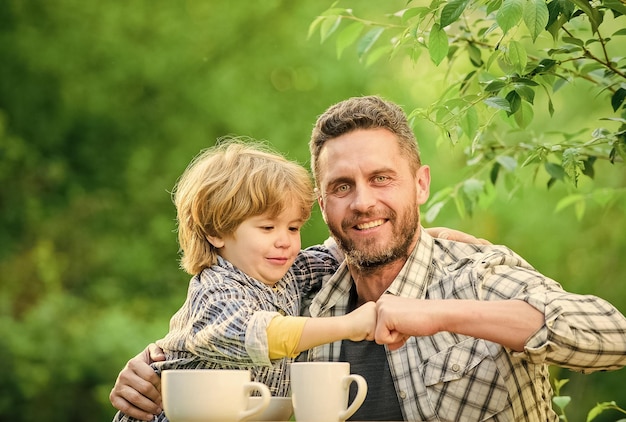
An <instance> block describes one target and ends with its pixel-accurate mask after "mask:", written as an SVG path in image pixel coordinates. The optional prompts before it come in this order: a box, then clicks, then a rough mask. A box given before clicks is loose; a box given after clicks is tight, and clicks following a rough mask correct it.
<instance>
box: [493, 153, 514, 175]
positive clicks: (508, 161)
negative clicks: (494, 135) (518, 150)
mask: <svg viewBox="0 0 626 422" xmlns="http://www.w3.org/2000/svg"><path fill="white" fill-rule="evenodd" d="M496 161H497V162H498V163H499V164H500V165H501V166H502V167H504V169H505V170H506V171H508V172H510V173H513V172H514V171H515V169H516V168H517V160H516V159H515V158H513V157H511V156H510V155H498V156H497V157H496Z"/></svg>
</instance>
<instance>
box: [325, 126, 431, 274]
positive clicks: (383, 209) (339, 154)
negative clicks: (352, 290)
mask: <svg viewBox="0 0 626 422" xmlns="http://www.w3.org/2000/svg"><path fill="white" fill-rule="evenodd" d="M318 173H319V189H320V196H319V204H320V207H321V209H322V213H323V215H324V219H325V221H326V223H327V224H328V227H329V229H330V231H331V233H332V235H333V237H334V238H335V240H336V241H337V243H338V244H339V247H340V248H341V249H342V251H343V252H344V254H345V255H346V258H347V259H348V262H349V263H350V264H352V265H357V266H359V267H361V268H373V267H378V266H381V265H384V264H387V263H389V262H392V261H395V260H397V259H401V258H406V257H407V256H408V254H409V253H410V251H411V250H412V247H413V245H414V243H415V242H416V240H417V236H418V234H417V233H418V227H419V205H421V204H423V203H424V202H426V200H427V199H428V194H429V185H430V169H429V168H428V166H422V167H420V169H419V170H418V171H417V173H412V172H411V170H410V167H409V162H408V160H407V158H406V157H403V156H402V154H401V152H400V148H399V147H398V143H397V140H396V136H395V135H394V134H393V133H391V132H389V131H388V130H386V129H367V130H362V129H359V130H356V131H353V132H350V133H348V134H345V135H342V136H340V137H338V138H334V139H332V140H329V141H327V142H326V144H325V145H324V147H323V148H322V150H321V152H320V157H319V172H318Z"/></svg>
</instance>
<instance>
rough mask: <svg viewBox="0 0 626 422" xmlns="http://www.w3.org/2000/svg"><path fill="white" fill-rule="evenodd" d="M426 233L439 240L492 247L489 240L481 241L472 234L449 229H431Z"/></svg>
mask: <svg viewBox="0 0 626 422" xmlns="http://www.w3.org/2000/svg"><path fill="white" fill-rule="evenodd" d="M426 233H428V234H429V235H431V236H432V237H436V238H438V239H447V240H454V241H456V242H463V243H473V244H477V245H491V242H489V241H488V240H485V239H480V238H477V237H474V236H472V235H471V234H467V233H464V232H462V231H459V230H454V229H449V228H447V227H431V228H428V229H426Z"/></svg>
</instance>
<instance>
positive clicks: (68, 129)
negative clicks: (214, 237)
mask: <svg viewBox="0 0 626 422" xmlns="http://www.w3.org/2000/svg"><path fill="white" fill-rule="evenodd" d="M399 4H401V3H399ZM328 6H329V4H326V3H324V2H322V3H321V4H320V3H319V2H317V1H313V0H306V1H300V2H291V1H286V0H270V1H263V2H246V3H232V2H227V1H224V0H215V1H210V2H209V1H199V0H187V1H181V2H167V1H148V0H135V1H133V2H115V1H114V2H83V1H78V0H56V1H52V2H36V1H31V0H24V1H22V0H7V1H5V2H3V4H2V6H0V186H1V187H0V362H2V363H3V369H2V375H1V376H0V420H12V421H32V420H41V421H46V420H50V421H56V420H64V421H84V420H109V419H110V418H111V417H112V416H113V414H114V409H113V408H112V407H111V405H110V404H109V401H108V394H109V391H110V389H111V387H112V385H113V383H114V382H115V378H116V376H117V373H118V371H119V370H120V369H121V368H122V366H123V365H124V364H125V362H126V361H127V360H128V358H130V357H131V356H133V355H135V354H136V353H137V352H139V351H140V350H141V349H142V348H143V347H144V346H145V345H146V344H147V343H148V342H150V341H152V340H154V339H156V338H159V337H160V336H162V335H163V334H164V333H165V332H166V331H167V326H168V321H169V317H170V316H171V315H172V313H173V312H175V310H176V309H177V308H178V306H179V305H180V304H181V303H182V301H183V299H184V297H185V293H186V287H187V283H188V277H187V275H186V274H185V273H184V272H183V271H182V270H180V269H179V268H178V262H177V258H178V254H177V249H178V248H177V244H176V235H175V232H174V229H175V224H174V208H173V206H172V204H171V201H170V197H169V193H168V192H169V190H170V189H171V188H172V186H173V185H174V183H175V181H176V178H177V177H178V176H179V175H180V174H181V173H182V171H183V170H184V168H185V167H186V165H187V164H188V162H189V160H190V159H191V158H192V157H193V156H194V155H195V154H196V153H197V152H198V151H199V150H200V149H202V148H205V147H208V146H210V145H212V144H213V143H214V142H215V140H216V139H217V138H218V137H220V136H223V135H227V134H237V135H248V136H252V137H255V138H259V139H266V140H268V141H269V142H270V143H271V144H272V145H273V146H275V147H276V148H277V149H279V150H280V151H282V152H284V153H285V154H286V155H288V156H289V157H290V158H292V159H294V160H297V161H299V162H301V163H302V164H304V165H308V149H307V141H308V137H309V134H310V130H311V128H312V125H313V122H314V120H315V117H316V116H317V115H318V114H320V113H321V112H323V110H324V109H325V108H326V107H327V106H328V105H330V104H332V103H334V102H336V101H338V100H341V99H344V98H347V97H348V96H353V95H362V94H380V95H383V96H385V97H387V98H389V99H391V100H394V101H396V102H398V103H400V104H402V105H405V106H406V108H407V110H409V109H411V108H414V107H417V106H425V105H427V104H428V101H430V100H431V99H432V97H433V96H435V95H437V90H438V89H440V88H441V84H442V83H443V82H442V78H441V76H440V74H441V72H443V71H444V70H443V69H442V68H434V67H432V66H428V65H426V64H423V65H418V64H409V63H405V62H403V61H394V60H390V61H388V62H383V63H379V64H377V65H376V66H365V65H364V64H362V63H360V62H359V60H358V58H357V57H356V54H355V53H351V52H349V51H346V52H344V53H343V55H342V56H341V58H340V59H338V58H337V54H336V51H335V48H334V46H333V45H332V44H330V43H320V42H319V41H318V40H317V39H307V28H308V26H309V24H310V23H311V21H312V20H313V19H314V18H315V17H316V16H317V14H319V13H321V12H322V11H323V10H325V9H326V8H327V7H328ZM376 7H377V6H376V4H375V3H372V4H371V5H369V6H368V8H369V9H370V10H371V11H372V13H376ZM568 89H569V91H567V92H565V94H564V95H565V97H564V100H563V107H562V108H561V110H562V111H561V112H560V113H555V116H554V117H552V118H551V119H550V118H546V119H539V120H540V122H538V123H537V125H538V127H537V129H536V130H538V131H540V130H548V129H549V130H552V131H561V130H565V129H566V128H567V125H568V122H570V121H571V120H572V119H593V113H591V111H592V110H593V107H594V106H593V104H594V101H596V97H595V96H596V93H595V92H594V91H593V90H591V89H589V88H588V87H585V86H575V87H569V88H568ZM565 105H566V107H565ZM542 125H543V126H542ZM416 131H417V133H418V138H419V139H420V143H421V148H422V153H423V159H424V161H425V162H426V163H428V164H430V165H431V166H432V167H433V178H434V182H433V191H437V190H438V189H442V188H443V187H445V186H448V185H454V184H455V183H459V182H461V181H463V180H464V177H465V170H466V165H465V162H464V158H463V155H462V153H461V151H460V150H459V148H452V147H451V146H449V145H447V144H441V143H437V142H435V141H434V139H436V135H435V130H434V129H433V128H432V127H429V126H428V125H426V124H422V123H420V122H417V125H416ZM625 179H626V178H625V175H624V171H623V166H622V167H614V166H611V165H609V164H605V165H604V167H602V168H601V169H596V179H595V180H594V181H591V180H585V181H582V183H583V184H592V185H593V186H595V185H594V184H597V186H599V187H602V186H604V185H606V186H616V185H617V186H624V184H625V183H626V180H625ZM522 181H523V182H520V181H517V182H515V184H513V185H507V184H506V183H504V182H503V183H502V184H498V185H496V186H495V187H494V188H493V189H492V191H491V194H490V195H488V196H487V198H483V199H482V203H481V206H480V207H479V208H478V209H476V210H475V211H474V214H473V216H472V217H464V218H460V217H459V215H458V214H457V212H456V211H455V209H453V208H452V207H449V208H448V207H447V208H444V209H443V210H442V211H441V212H440V214H439V215H438V217H437V219H436V220H435V221H434V224H436V225H445V226H449V227H455V228H459V229H462V230H465V231H468V232H471V233H473V234H475V235H477V236H480V237H485V238H488V239H490V240H491V241H492V242H494V243H504V244H506V245H508V246H510V247H512V248H513V249H514V250H516V251H517V252H519V253H520V254H521V255H522V256H524V257H525V258H527V259H528V261H529V262H531V263H532V264H533V265H535V266H536V267H537V268H538V269H539V270H541V271H542V272H543V273H545V274H547V275H549V276H551V277H553V278H555V279H557V280H559V281H560V282H561V283H562V284H563V285H564V287H565V288H566V289H568V290H571V291H575V292H579V293H589V294H596V295H599V296H602V297H604V298H606V299H608V300H610V301H611V302H612V303H614V304H615V305H616V306H617V307H618V308H619V309H620V310H621V311H622V312H624V311H626V286H624V274H626V260H624V259H622V257H623V256H624V254H625V252H626V237H625V236H624V233H626V231H625V229H626V219H625V218H624V211H625V205H624V204H623V203H619V202H618V203H613V204H611V205H610V206H606V207H600V206H598V207H597V208H593V209H587V211H586V213H585V215H584V216H583V217H582V219H580V220H579V219H577V218H576V216H575V215H574V213H573V211H572V210H571V209H566V210H563V211H560V212H559V213H556V212H555V211H554V209H555V205H556V204H557V202H558V200H559V199H560V198H561V197H562V196H563V195H565V194H568V193H570V191H569V189H571V188H569V187H567V186H565V185H563V184H561V185H556V186H554V187H553V188H551V189H550V190H547V189H546V188H545V180H541V178H538V180H537V179H533V177H532V175H528V176H527V177H525V178H522ZM593 186H592V188H593ZM326 236H327V230H326V228H325V226H324V224H323V222H322V221H321V219H320V218H319V215H318V214H317V213H315V215H314V218H313V219H312V221H311V222H310V223H309V224H308V225H307V227H306V230H305V231H304V233H303V244H304V245H309V244H313V243H316V242H320V241H322V240H323V239H324V238H325V237H326ZM555 374H556V375H558V376H559V377H560V378H570V379H571V382H570V383H569V384H568V386H567V388H565V389H564V390H565V391H564V392H566V393H569V394H570V395H572V396H573V403H572V404H571V405H570V407H569V412H570V413H571V416H570V421H575V420H584V413H585V412H586V409H588V408H589V407H590V406H591V405H593V404H594V403H595V402H597V401H607V400H615V401H617V403H618V404H621V405H622V407H623V406H624V405H625V404H626V392H625V391H624V389H623V388H622V386H623V384H624V381H625V379H626V378H625V374H626V373H624V372H623V371H617V372H612V373H600V374H592V375H584V376H581V375H577V374H572V373H569V372H567V371H556V370H555ZM610 416H611V415H610V414H607V417H610ZM597 420H600V418H599V419H597ZM606 420H611V419H606Z"/></svg>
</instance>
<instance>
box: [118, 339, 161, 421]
mask: <svg viewBox="0 0 626 422" xmlns="http://www.w3.org/2000/svg"><path fill="white" fill-rule="evenodd" d="M163 360H165V355H164V354H163V350H161V348H160V347H159V346H157V345H156V344H154V343H151V344H149V345H148V346H146V348H145V349H144V350H143V351H142V352H141V353H139V354H138V355H137V356H135V357H134V358H132V359H131V360H129V361H128V363H127V364H126V366H125V367H124V369H122V371H121V372H120V373H119V375H118V376H117V380H116V381H115V385H114V386H113V389H112V390H111V394H109V400H110V401H111V404H112V405H113V407H115V408H116V409H117V410H120V411H121V412H123V413H125V414H126V415H128V416H131V417H133V418H136V419H140V420H144V421H151V420H153V419H154V415H157V414H159V413H160V412H161V409H162V404H161V378H160V377H159V376H158V375H157V374H156V373H155V372H154V370H153V369H152V367H151V366H150V363H152V362H157V361H163Z"/></svg>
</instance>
